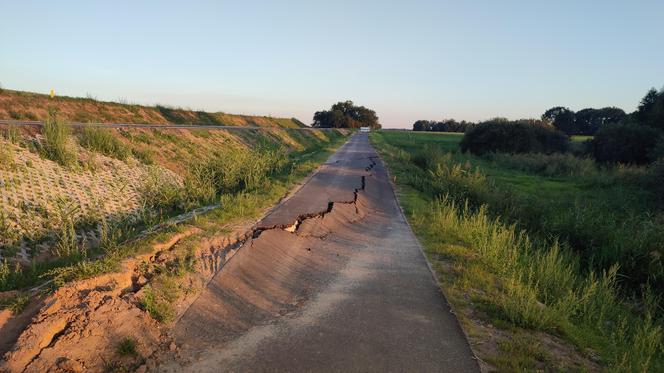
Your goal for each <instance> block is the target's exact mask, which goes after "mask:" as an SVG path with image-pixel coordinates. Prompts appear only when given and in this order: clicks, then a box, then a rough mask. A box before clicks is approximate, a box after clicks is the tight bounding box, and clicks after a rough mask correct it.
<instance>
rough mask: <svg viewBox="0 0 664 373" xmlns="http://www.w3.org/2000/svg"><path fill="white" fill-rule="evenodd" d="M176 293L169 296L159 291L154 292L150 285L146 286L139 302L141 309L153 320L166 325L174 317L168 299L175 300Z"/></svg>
mask: <svg viewBox="0 0 664 373" xmlns="http://www.w3.org/2000/svg"><path fill="white" fill-rule="evenodd" d="M176 296H177V293H176V292H171V293H170V294H167V293H165V291H164V290H163V289H162V290H161V291H155V290H154V289H153V287H152V285H146V286H145V287H144V288H143V297H142V299H141V301H140V305H141V308H143V310H145V311H146V312H147V313H149V314H150V316H152V318H153V319H155V320H157V321H159V322H162V323H166V322H169V321H171V319H172V318H173V316H174V311H173V307H172V306H171V303H170V302H169V299H171V301H172V300H175V299H176Z"/></svg>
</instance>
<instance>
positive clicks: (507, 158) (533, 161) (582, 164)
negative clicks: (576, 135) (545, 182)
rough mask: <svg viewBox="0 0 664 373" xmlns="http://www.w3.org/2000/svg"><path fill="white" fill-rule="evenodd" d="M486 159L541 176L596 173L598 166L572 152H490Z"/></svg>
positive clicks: (502, 165)
mask: <svg viewBox="0 0 664 373" xmlns="http://www.w3.org/2000/svg"><path fill="white" fill-rule="evenodd" d="M485 158H486V159H488V160H491V161H493V162H496V163H497V164H498V165H499V166H501V167H507V168H511V169H514V170H520V171H526V172H530V173H534V174H538V175H543V176H590V175H596V174H597V173H598V171H599V170H598V167H597V164H596V163H595V161H594V160H592V159H590V158H579V157H575V156H574V155H572V154H569V153H565V154H561V153H554V154H542V153H538V154H507V153H491V154H488V155H486V156H485Z"/></svg>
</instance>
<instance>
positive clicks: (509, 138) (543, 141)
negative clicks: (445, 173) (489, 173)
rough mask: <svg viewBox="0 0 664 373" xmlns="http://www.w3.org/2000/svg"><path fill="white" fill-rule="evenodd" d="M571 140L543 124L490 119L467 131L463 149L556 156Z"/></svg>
mask: <svg viewBox="0 0 664 373" xmlns="http://www.w3.org/2000/svg"><path fill="white" fill-rule="evenodd" d="M568 141H569V139H568V137H567V135H565V134H564V133H562V132H560V131H557V130H556V129H555V128H553V127H551V126H549V125H545V124H543V123H542V122H529V121H514V122H510V121H505V120H491V121H487V122H483V123H480V124H479V125H477V126H476V127H474V128H472V129H470V130H468V131H467V132H466V134H465V135H464V136H463V139H462V140H461V144H460V145H461V150H462V151H464V152H466V151H469V152H471V153H473V154H486V153H491V152H495V153H555V152H564V151H565V150H567V146H568Z"/></svg>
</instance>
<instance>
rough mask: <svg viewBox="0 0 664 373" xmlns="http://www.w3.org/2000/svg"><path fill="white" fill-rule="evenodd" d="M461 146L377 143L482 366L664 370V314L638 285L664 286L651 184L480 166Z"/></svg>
mask: <svg viewBox="0 0 664 373" xmlns="http://www.w3.org/2000/svg"><path fill="white" fill-rule="evenodd" d="M460 139H461V135H451V134H430V133H426V134H417V133H407V132H402V133H389V132H379V133H374V134H372V141H373V143H374V145H375V146H376V147H377V148H378V150H379V151H380V153H381V155H382V156H383V158H384V159H385V161H386V162H387V164H388V166H389V168H390V170H391V172H392V174H393V175H394V177H395V178H396V183H397V187H398V190H399V198H400V202H401V204H402V206H403V207H404V209H405V211H406V214H407V216H408V218H409V221H410V223H411V224H412V226H413V228H414V230H415V232H416V234H417V235H418V237H419V238H420V240H421V242H422V243H423V245H424V246H425V248H426V251H427V255H428V257H429V260H430V261H431V262H432V263H433V265H434V267H435V268H436V270H437V271H438V273H439V275H440V280H441V286H442V287H443V288H444V290H445V292H446V294H447V296H448V297H449V300H450V302H451V303H452V304H453V305H454V306H455V307H456V308H457V311H458V314H459V316H460V319H461V322H462V325H463V326H464V328H465V330H466V331H467V333H468V334H469V336H470V339H471V343H472V344H473V345H474V346H473V347H474V349H475V350H476V352H477V353H478V355H479V357H480V358H482V359H483V360H485V361H486V362H488V363H489V364H491V365H492V366H494V367H497V368H498V369H499V370H502V371H514V370H534V369H547V370H558V369H562V370H570V369H572V370H596V369H600V367H608V368H609V369H611V370H615V371H658V370H661V369H663V368H664V365H663V359H662V350H661V341H662V327H661V319H660V315H661V313H660V312H659V304H660V302H659V299H657V298H656V297H655V296H654V295H653V293H654V292H653V291H651V290H650V289H649V287H648V286H645V285H642V284H645V283H647V282H648V281H652V282H653V283H657V284H659V285H653V286H660V285H661V282H656V280H661V276H660V275H659V274H660V273H661V263H658V262H657V261H655V260H644V259H643V257H644V256H645V257H646V258H648V257H649V256H648V255H649V254H650V253H652V252H653V250H657V249H658V248H659V247H660V246H659V245H661V242H662V238H663V237H664V236H663V235H662V232H663V231H664V230H663V229H662V224H661V221H662V220H661V217H662V214H661V212H658V211H661V210H657V209H654V208H653V206H654V205H653V203H652V201H653V196H652V195H651V194H650V193H648V192H647V191H645V190H643V189H642V188H640V187H639V185H638V183H637V182H634V181H633V180H640V179H639V178H640V177H641V176H642V174H643V173H644V171H643V170H640V169H625V168H622V169H613V170H606V169H600V168H598V167H597V166H596V165H595V164H594V162H592V161H590V160H585V159H579V158H575V157H573V156H571V155H551V156H545V155H516V156H512V155H494V156H491V157H485V158H479V157H474V156H471V155H467V154H461V153H460V152H459V150H458V142H459V141H460ZM657 222H659V223H657ZM658 271H659V272H658ZM640 285H642V286H641V287H640Z"/></svg>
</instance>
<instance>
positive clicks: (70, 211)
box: [51, 198, 81, 257]
mask: <svg viewBox="0 0 664 373" xmlns="http://www.w3.org/2000/svg"><path fill="white" fill-rule="evenodd" d="M54 205H55V217H54V218H55V220H54V224H55V226H56V230H55V238H56V242H55V245H54V246H53V247H52V249H51V250H52V252H53V254H54V255H56V256H58V257H64V256H70V255H73V254H80V253H81V251H80V250H81V248H80V247H79V244H78V241H77V236H76V227H75V221H76V214H77V213H78V212H79V210H80V206H78V205H76V204H75V203H74V202H72V201H68V200H66V199H65V198H59V199H57V200H56V201H55V204H54Z"/></svg>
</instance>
